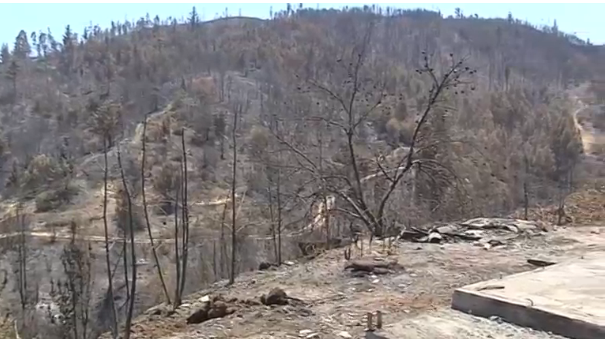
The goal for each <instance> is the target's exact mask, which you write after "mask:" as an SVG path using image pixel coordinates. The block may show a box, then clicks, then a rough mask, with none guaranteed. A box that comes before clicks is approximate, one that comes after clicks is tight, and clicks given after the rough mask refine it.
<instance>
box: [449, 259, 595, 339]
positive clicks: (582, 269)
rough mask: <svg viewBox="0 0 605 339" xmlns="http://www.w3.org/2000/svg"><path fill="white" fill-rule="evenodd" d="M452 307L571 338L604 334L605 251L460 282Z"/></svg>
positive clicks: (590, 338)
mask: <svg viewBox="0 0 605 339" xmlns="http://www.w3.org/2000/svg"><path fill="white" fill-rule="evenodd" d="M452 308H454V309H456V310H459V311H462V312H466V313H469V314H473V315H477V316H481V317H491V316H497V317H499V318H501V319H503V320H505V321H507V322H510V323H513V324H517V325H520V326H525V327H530V328H533V329H536V330H541V331H546V332H551V333H555V334H559V335H562V336H565V337H568V338H573V339H597V338H598V339H602V338H605V252H595V253H590V254H587V255H585V256H584V257H582V258H577V259H572V260H569V261H567V262H563V263H559V264H556V265H553V266H549V267H545V268H540V269H537V270H534V271H530V272H524V273H520V274H514V275H510V276H507V277H503V278H502V279H494V280H489V281H485V282H481V283H477V284H473V285H469V286H465V287H462V288H459V289H457V290H456V291H455V292H454V296H453V300H452Z"/></svg>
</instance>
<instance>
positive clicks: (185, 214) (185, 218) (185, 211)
mask: <svg viewBox="0 0 605 339" xmlns="http://www.w3.org/2000/svg"><path fill="white" fill-rule="evenodd" d="M181 147H182V165H181V178H182V185H183V187H182V189H181V193H182V205H183V207H182V209H181V212H182V217H181V224H182V228H183V231H182V234H181V236H182V240H181V241H182V242H181V244H182V256H181V259H182V262H181V270H180V271H181V277H180V279H179V282H180V286H179V296H180V297H179V298H182V296H183V293H184V291H185V282H186V280H187V261H188V255H189V206H188V203H189V202H188V190H187V186H188V180H187V149H186V148H185V129H184V128H183V130H182V133H181Z"/></svg>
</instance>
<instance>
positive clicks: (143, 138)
mask: <svg viewBox="0 0 605 339" xmlns="http://www.w3.org/2000/svg"><path fill="white" fill-rule="evenodd" d="M146 134H147V116H145V121H144V122H143V136H142V140H141V143H142V153H143V154H142V156H141V197H142V199H143V213H144V214H145V224H146V225H147V234H148V235H149V243H150V245H151V252H152V253H153V261H154V263H155V266H156V268H157V269H158V276H159V278H160V283H161V284H162V290H163V291H164V296H165V297H166V301H167V302H168V303H169V304H170V303H171V302H170V294H169V293H168V288H167V287H166V282H165V281H164V274H163V273H162V267H161V266H160V259H159V258H158V252H157V251H156V248H155V244H154V239H153V234H152V233H151V222H150V221H149V211H148V210H147V198H146V195H145V160H146V157H147V152H146V144H147V143H146Z"/></svg>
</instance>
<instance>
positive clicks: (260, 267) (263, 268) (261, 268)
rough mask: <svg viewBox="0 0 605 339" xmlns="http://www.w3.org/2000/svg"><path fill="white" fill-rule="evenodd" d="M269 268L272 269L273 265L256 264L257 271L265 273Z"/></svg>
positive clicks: (264, 262) (267, 263)
mask: <svg viewBox="0 0 605 339" xmlns="http://www.w3.org/2000/svg"><path fill="white" fill-rule="evenodd" d="M271 267H273V264H271V263H269V262H266V261H263V262H261V263H260V264H258V270H259V271H265V270H268V269H270V268H271Z"/></svg>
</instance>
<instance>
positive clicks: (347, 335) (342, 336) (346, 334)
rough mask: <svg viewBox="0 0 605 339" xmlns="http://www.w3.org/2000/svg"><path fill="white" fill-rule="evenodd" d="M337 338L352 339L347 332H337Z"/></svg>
mask: <svg viewBox="0 0 605 339" xmlns="http://www.w3.org/2000/svg"><path fill="white" fill-rule="evenodd" d="M338 336H339V337H341V338H345V339H350V338H353V336H352V335H351V334H350V333H349V332H347V331H340V332H338Z"/></svg>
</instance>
